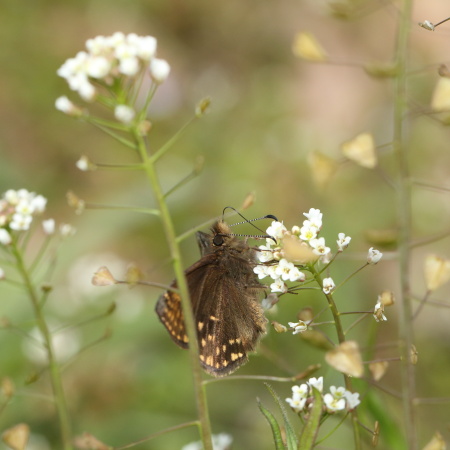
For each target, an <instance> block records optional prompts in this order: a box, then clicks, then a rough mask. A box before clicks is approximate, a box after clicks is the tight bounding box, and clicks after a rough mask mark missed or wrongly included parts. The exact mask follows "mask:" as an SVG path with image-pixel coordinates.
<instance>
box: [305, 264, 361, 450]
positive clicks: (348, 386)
mask: <svg viewBox="0 0 450 450" xmlns="http://www.w3.org/2000/svg"><path fill="white" fill-rule="evenodd" d="M310 272H311V274H312V275H313V277H314V279H315V280H316V282H317V284H318V285H319V286H320V287H321V288H323V282H322V277H321V275H320V273H319V272H317V271H316V269H315V268H314V266H311V267H310ZM325 297H326V298H327V301H328V306H329V307H330V310H331V314H332V315H333V318H334V324H335V327H336V333H337V337H338V341H339V344H342V343H343V342H345V341H346V338H345V332H344V328H343V326H342V322H341V315H340V313H339V311H338V309H337V306H336V303H335V302H334V299H333V296H332V295H331V294H325ZM344 381H345V388H346V389H347V390H348V391H350V392H353V386H352V379H351V377H349V376H348V375H345V374H344ZM350 414H351V416H352V425H353V439H354V441H355V447H354V448H355V450H360V449H361V435H360V432H359V425H358V413H357V411H356V409H354V410H353V411H352V412H351V413H350Z"/></svg>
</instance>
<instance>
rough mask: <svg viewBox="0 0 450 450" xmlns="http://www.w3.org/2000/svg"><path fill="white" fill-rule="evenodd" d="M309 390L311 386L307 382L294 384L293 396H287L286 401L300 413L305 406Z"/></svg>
mask: <svg viewBox="0 0 450 450" xmlns="http://www.w3.org/2000/svg"><path fill="white" fill-rule="evenodd" d="M308 392H309V386H308V385H307V384H306V383H304V384H302V385H300V386H292V398H287V399H286V402H287V403H288V404H289V406H290V407H291V408H292V409H293V410H294V411H295V412H297V413H298V412H300V411H301V410H302V409H303V408H304V407H305V404H306V400H307V399H308Z"/></svg>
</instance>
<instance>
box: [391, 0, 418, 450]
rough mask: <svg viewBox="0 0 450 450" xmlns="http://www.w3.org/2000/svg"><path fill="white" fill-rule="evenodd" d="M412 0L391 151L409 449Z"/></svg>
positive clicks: (401, 31)
mask: <svg viewBox="0 0 450 450" xmlns="http://www.w3.org/2000/svg"><path fill="white" fill-rule="evenodd" d="M411 9H412V0H403V8H402V11H401V15H400V23H399V27H398V32H397V45H396V61H395V63H396V66H397V67H398V76H397V78H396V79H395V84H394V117H393V121H394V136H393V138H394V139H393V144H394V147H393V148H394V154H395V156H396V159H397V175H398V191H397V211H398V215H399V216H398V219H399V230H400V233H399V245H398V252H399V265H400V285H401V301H400V308H399V309H400V311H399V322H400V323H399V345H400V355H401V356H402V365H401V379H402V389H403V417H404V423H405V435H406V439H407V442H408V445H407V447H408V448H409V449H410V450H415V449H417V439H416V430H417V423H416V418H415V411H414V397H415V374H414V366H413V365H412V363H411V360H410V357H409V352H410V349H411V345H412V344H413V341H414V336H413V326H412V320H411V318H412V301H411V300H412V299H411V291H410V282H409V273H410V260H411V248H410V242H411V180H410V176H409V163H408V148H407V145H406V142H405V138H404V133H405V130H404V117H405V115H406V111H407V110H406V103H407V94H406V82H407V59H408V45H409V42H408V39H409V31H410V22H411Z"/></svg>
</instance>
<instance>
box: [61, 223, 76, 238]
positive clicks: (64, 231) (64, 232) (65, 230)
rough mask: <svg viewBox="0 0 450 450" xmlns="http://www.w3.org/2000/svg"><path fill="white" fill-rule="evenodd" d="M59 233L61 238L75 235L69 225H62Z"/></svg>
mask: <svg viewBox="0 0 450 450" xmlns="http://www.w3.org/2000/svg"><path fill="white" fill-rule="evenodd" d="M59 232H60V233H61V236H63V237H68V236H73V235H74V234H75V232H76V230H75V228H74V227H73V226H72V225H70V224H69V223H62V224H61V225H60V227H59Z"/></svg>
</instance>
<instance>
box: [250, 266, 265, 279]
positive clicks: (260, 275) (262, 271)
mask: <svg viewBox="0 0 450 450" xmlns="http://www.w3.org/2000/svg"><path fill="white" fill-rule="evenodd" d="M267 267H268V266H263V265H258V266H256V267H254V268H253V272H254V273H256V275H258V278H259V279H260V280H261V279H263V278H266V277H267V276H268V273H267Z"/></svg>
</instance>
